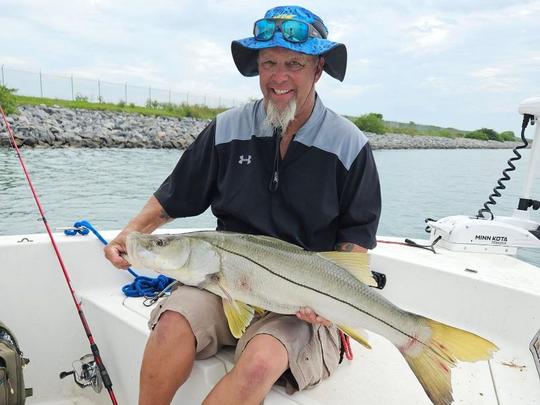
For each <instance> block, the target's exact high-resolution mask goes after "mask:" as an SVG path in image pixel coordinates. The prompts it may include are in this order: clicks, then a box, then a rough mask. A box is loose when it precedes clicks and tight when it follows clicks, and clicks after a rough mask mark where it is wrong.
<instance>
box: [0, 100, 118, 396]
mask: <svg viewBox="0 0 540 405" xmlns="http://www.w3.org/2000/svg"><path fill="white" fill-rule="evenodd" d="M0 112H1V113H2V117H3V119H4V124H5V125H6V128H7V131H8V136H9V140H10V142H11V146H12V147H13V149H15V152H16V154H17V157H18V158H19V163H20V164H21V167H22V169H23V172H24V175H25V177H26V180H27V182H28V185H29V186H30V190H31V191H32V195H33V196H34V201H35V202H36V205H37V207H38V210H39V213H40V215H41V219H42V220H43V224H44V225H45V229H47V233H48V234H49V238H50V240H51V243H52V246H53V249H54V252H55V253H56V257H57V258H58V263H60V267H61V268H62V272H63V273H64V278H65V280H66V283H67V285H68V288H69V292H70V293H71V298H73V302H74V303H75V306H76V307H77V313H78V314H79V318H80V319H81V322H82V325H83V328H84V331H85V332H86V336H87V337H88V341H89V342H90V349H91V350H92V354H93V355H94V360H95V362H96V365H97V366H98V369H99V373H100V375H101V380H102V381H103V385H104V386H105V388H107V391H108V392H109V396H110V397H111V401H112V403H113V404H115V405H117V404H118V402H117V401H116V397H115V395H114V391H113V389H112V382H111V378H110V377H109V373H108V372H107V369H106V368H105V365H104V364H103V361H102V360H101V356H100V355H99V349H98V347H97V344H96V342H95V341H94V336H93V335H92V331H91V330H90V326H89V325H88V322H87V321H86V317H85V316H84V312H83V310H82V307H81V305H80V304H79V302H78V301H77V298H76V296H75V290H74V289H73V286H72V285H71V280H70V279H69V274H68V271H67V269H66V265H65V264H64V260H62V255H61V254H60V250H59V249H58V246H57V244H56V241H55V240H54V237H53V234H52V232H51V228H50V227H49V223H48V222H47V219H46V218H45V212H44V211H43V207H42V206H41V203H40V202H39V198H38V196H37V193H36V190H35V188H34V185H33V184H32V180H31V179H30V175H29V174H28V170H26V165H25V164H24V161H23V158H22V156H21V152H20V150H19V147H18V146H17V142H16V141H15V136H14V135H13V131H12V130H11V127H10V126H9V122H8V120H7V117H6V114H5V113H4V109H3V108H2V106H1V105H0Z"/></svg>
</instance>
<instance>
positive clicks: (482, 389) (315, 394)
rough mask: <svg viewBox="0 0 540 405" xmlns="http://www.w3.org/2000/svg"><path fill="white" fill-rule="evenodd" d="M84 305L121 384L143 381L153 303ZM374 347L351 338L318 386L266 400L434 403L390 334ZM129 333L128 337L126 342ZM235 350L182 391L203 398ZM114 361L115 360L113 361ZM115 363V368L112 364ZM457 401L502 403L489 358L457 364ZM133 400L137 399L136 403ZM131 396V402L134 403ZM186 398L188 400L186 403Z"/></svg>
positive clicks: (95, 297) (122, 300)
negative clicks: (348, 354) (348, 355)
mask: <svg viewBox="0 0 540 405" xmlns="http://www.w3.org/2000/svg"><path fill="white" fill-rule="evenodd" d="M82 298H83V304H84V306H85V311H86V312H87V314H88V315H87V316H88V317H89V318H90V320H91V323H92V327H93V330H95V332H94V333H95V335H96V339H97V341H99V342H101V346H102V347H101V351H102V352H103V357H104V359H114V360H113V362H114V364H113V365H108V364H107V367H108V368H109V372H110V373H111V375H112V376H113V377H115V378H113V380H115V379H117V378H116V376H115V370H114V368H115V367H118V365H123V366H122V367H124V368H128V369H129V370H131V372H130V373H125V370H123V371H124V372H123V373H118V374H119V375H123V376H124V377H125V378H128V379H129V381H127V380H126V381H118V382H116V385H117V386H122V385H124V384H138V372H139V367H140V361H141V359H142V353H143V349H144V345H145V342H146V339H147V337H148V334H149V330H148V327H147V322H148V318H149V316H150V312H151V311H152V308H153V307H150V308H149V307H146V306H144V305H143V300H144V299H143V298H127V297H125V296H124V295H123V294H122V293H121V292H120V291H104V290H99V291H93V292H89V293H85V294H84V296H83V297H82ZM368 335H369V340H370V343H371V345H372V347H373V349H372V350H367V349H365V348H364V347H362V346H360V345H359V344H357V343H356V342H352V347H353V351H354V356H355V357H354V360H353V361H348V360H344V362H343V363H342V364H341V365H340V366H339V368H338V370H337V371H336V372H335V373H334V374H333V375H332V377H330V378H329V379H328V380H327V381H326V382H325V383H324V384H322V385H320V386H317V387H315V388H314V389H311V390H307V391H303V392H299V393H296V394H294V395H293V396H289V395H287V394H286V393H285V392H284V390H283V389H282V388H281V387H277V386H276V387H274V388H273V390H272V391H271V393H270V394H269V397H267V400H266V403H269V404H328V403H335V404H339V403H343V404H347V403H357V402H358V399H359V398H362V403H365V404H381V403H384V404H415V405H422V404H425V405H430V404H431V401H430V400H429V399H428V398H427V396H426V395H425V393H424V391H423V389H422V387H421V386H420V384H419V383H418V381H417V379H416V377H415V376H414V375H413V373H412V372H411V370H410V369H409V367H408V365H407V364H406V362H405V360H404V359H403V357H402V356H401V354H400V353H399V351H398V350H397V349H396V348H395V347H394V346H393V345H392V344H391V343H390V342H389V341H387V340H386V339H384V338H382V337H380V336H378V335H376V334H373V333H368ZM126 336H129V342H128V341H126ZM233 356H234V350H233V349H232V348H226V349H224V350H222V351H220V352H219V353H218V354H217V355H216V356H214V357H212V358H210V359H206V360H201V361H197V362H196V363H195V366H194V369H193V372H192V375H191V377H190V380H189V381H188V383H186V384H184V386H182V388H181V389H180V390H179V392H178V394H177V398H178V400H177V401H178V402H173V403H181V402H182V401H180V397H182V398H186V396H187V398H192V399H193V400H194V402H193V403H197V401H199V402H198V403H200V401H202V399H203V398H204V396H205V395H206V393H207V392H208V391H209V390H210V389H211V387H213V386H214V384H215V383H216V382H217V381H218V380H219V379H220V378H221V377H222V376H223V375H224V374H225V373H226V372H227V371H228V370H230V369H231V368H232V366H233ZM109 361H110V360H109ZM111 366H112V367H111ZM453 387H454V398H455V399H456V402H459V401H461V402H463V403H471V404H472V403H474V404H486V405H487V404H494V403H497V398H496V394H495V390H494V387H493V380H492V376H491V371H490V367H489V364H488V363H487V362H479V363H468V364H463V363H462V364H460V365H458V367H456V368H455V369H453ZM132 401H134V402H132ZM135 402H136V399H130V400H129V403H135ZM183 403H185V402H183Z"/></svg>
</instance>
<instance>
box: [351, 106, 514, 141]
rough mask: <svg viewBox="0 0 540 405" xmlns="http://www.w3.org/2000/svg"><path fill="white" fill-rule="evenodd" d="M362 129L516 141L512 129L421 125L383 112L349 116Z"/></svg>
mask: <svg viewBox="0 0 540 405" xmlns="http://www.w3.org/2000/svg"><path fill="white" fill-rule="evenodd" d="M348 118H349V119H350V120H351V121H352V122H354V123H355V124H356V126H357V127H358V128H360V129H361V130H362V131H366V132H372V133H376V134H386V133H395V134H406V135H413V136H442V137H445V138H471V139H480V140H483V141H489V140H492V141H499V142H504V141H516V140H517V139H516V137H515V134H514V133H513V132H512V131H505V132H501V133H498V132H497V131H495V130H493V129H490V128H481V129H478V130H476V131H462V130H459V129H455V128H441V127H436V126H434V125H421V124H416V123H415V122H413V121H409V122H408V123H403V122H394V121H384V120H383V116H382V114H378V113H369V114H364V115H361V116H360V117H348Z"/></svg>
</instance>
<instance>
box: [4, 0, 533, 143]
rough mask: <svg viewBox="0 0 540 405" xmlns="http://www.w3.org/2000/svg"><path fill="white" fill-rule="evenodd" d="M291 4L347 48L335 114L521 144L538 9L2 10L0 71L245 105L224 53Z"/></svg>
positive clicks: (134, 2)
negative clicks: (269, 13) (513, 137)
mask: <svg viewBox="0 0 540 405" xmlns="http://www.w3.org/2000/svg"><path fill="white" fill-rule="evenodd" d="M290 4H297V5H301V6H303V7H306V8H308V9H310V10H311V11H313V12H314V13H315V14H317V15H319V16H320V17H321V18H322V19H323V20H324V22H325V24H326V25H327V27H328V28H329V39H331V40H333V41H337V42H341V43H344V44H345V45H346V46H347V50H348V66H347V74H346V77H345V80H344V82H343V83H341V82H339V81H337V80H335V79H333V78H331V77H330V76H328V75H327V74H326V73H325V74H324V75H323V77H322V79H321V80H320V81H319V83H318V84H317V91H318V94H319V95H320V97H321V99H322V100H323V102H324V103H325V104H326V105H327V107H329V108H331V109H332V110H334V111H336V112H338V113H340V114H345V115H354V116H357V115H361V114H366V113H369V112H377V113H381V114H383V116H384V118H385V119H386V120H392V121H401V122H409V121H413V122H416V123H422V124H432V125H438V126H442V127H453V128H458V129H463V130H474V129H478V128H481V127H488V128H493V129H495V130H497V131H505V130H512V131H514V132H516V134H517V133H518V132H519V129H520V125H521V117H520V116H519V114H518V113H517V109H518V105H519V103H520V102H521V101H522V100H524V99H526V98H528V97H532V96H540V29H539V27H540V0H532V1H527V0H521V1H510V0H508V1H506V0H441V1H412V0H410V1H398V0H394V1H375V0H351V1H349V0H342V1H328V0H325V1H309V2H307V1H297V2H296V3H291V2H289V1H286V2H283V1H273V2H268V1H253V0H249V1H248V0H233V1H220V0H197V1H191V0H163V1H161V0H154V1H151V2H149V1H139V0H129V1H128V0H88V1H82V0H48V1H38V0H0V46H1V50H0V65H4V69H6V71H7V76H8V79H9V74H10V72H11V71H12V70H13V71H30V72H39V71H40V70H41V71H42V72H43V73H44V74H49V75H59V76H65V77H69V76H71V75H73V76H75V77H81V78H89V79H95V80H97V79H100V80H103V81H107V82H115V83H125V82H128V83H130V84H134V85H135V84H136V85H140V86H142V87H148V86H151V87H154V88H162V89H172V90H173V91H175V92H183V93H189V94H191V95H192V97H194V96H197V95H199V96H201V95H203V94H204V95H212V96H215V97H217V96H219V97H223V98H226V99H233V100H236V101H238V100H240V101H247V100H249V99H252V98H260V95H261V93H260V89H259V83H258V78H256V77H255V78H246V77H243V76H242V75H241V74H240V73H239V72H238V70H237V69H236V67H235V65H234V62H233V60H232V57H231V53H230V43H231V41H232V40H235V39H240V38H245V37H248V36H251V33H252V26H253V22H254V21H255V20H257V19H259V18H262V17H263V15H264V13H265V11H266V10H268V9H269V8H272V7H274V6H276V5H290ZM6 84H9V80H8V81H7V83H6ZM531 136H532V134H531Z"/></svg>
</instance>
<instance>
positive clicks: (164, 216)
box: [159, 209, 171, 221]
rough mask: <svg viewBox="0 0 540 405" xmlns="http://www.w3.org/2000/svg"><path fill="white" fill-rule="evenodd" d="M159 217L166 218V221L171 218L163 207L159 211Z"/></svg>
mask: <svg viewBox="0 0 540 405" xmlns="http://www.w3.org/2000/svg"><path fill="white" fill-rule="evenodd" d="M159 217H160V218H161V219H164V220H166V221H168V220H170V219H171V217H170V216H169V214H167V213H166V212H165V210H164V209H162V210H161V212H160V213H159Z"/></svg>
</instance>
